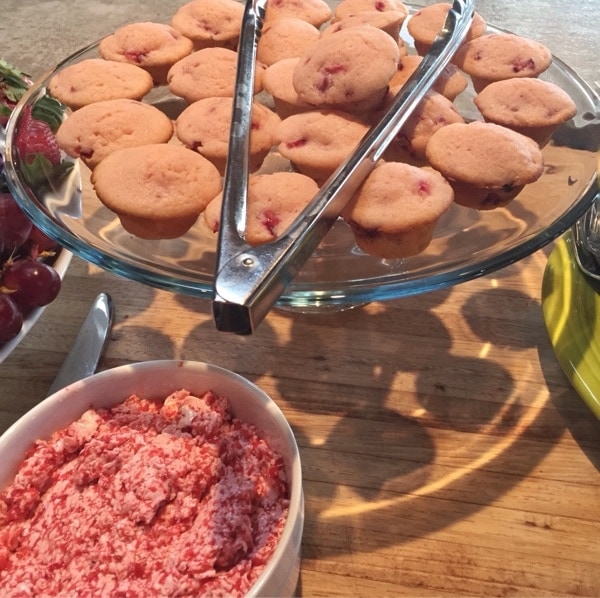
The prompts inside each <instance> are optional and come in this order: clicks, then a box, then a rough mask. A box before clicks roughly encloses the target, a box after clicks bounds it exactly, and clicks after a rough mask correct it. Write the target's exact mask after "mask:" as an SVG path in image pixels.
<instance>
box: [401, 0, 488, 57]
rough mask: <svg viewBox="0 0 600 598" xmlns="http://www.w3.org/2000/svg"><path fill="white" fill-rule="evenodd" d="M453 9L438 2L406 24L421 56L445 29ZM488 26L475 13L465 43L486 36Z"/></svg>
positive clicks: (422, 10) (412, 17) (447, 3)
mask: <svg viewBox="0 0 600 598" xmlns="http://www.w3.org/2000/svg"><path fill="white" fill-rule="evenodd" d="M451 7H452V4H450V3H449V2H438V3H436V4H430V5H429V6H425V7H423V8H420V9H419V10H418V11H417V12H416V13H415V14H414V15H412V16H411V18H410V19H409V20H408V21H407V23H406V28H407V30H408V33H409V34H410V36H411V37H412V38H413V41H414V44H415V50H416V51H417V53H418V54H420V55H421V56H423V55H425V54H426V53H427V52H428V50H429V48H430V47H431V45H432V44H433V42H434V41H435V38H436V37H437V36H438V34H439V32H440V31H441V30H442V28H443V27H444V23H445V22H446V17H447V15H448V11H449V10H450V8H451ZM486 29H487V24H486V22H485V20H484V19H483V17H482V16H481V15H480V14H479V13H478V12H475V13H474V14H473V21H472V22H471V26H470V28H469V30H468V31H467V34H466V36H465V41H468V40H471V39H475V38H476V37H480V36H482V35H484V34H485V32H486Z"/></svg>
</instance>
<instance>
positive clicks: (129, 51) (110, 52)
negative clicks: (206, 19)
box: [98, 22, 192, 85]
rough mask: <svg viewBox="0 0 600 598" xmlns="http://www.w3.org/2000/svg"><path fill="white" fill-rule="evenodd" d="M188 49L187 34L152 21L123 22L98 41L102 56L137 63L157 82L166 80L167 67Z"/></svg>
mask: <svg viewBox="0 0 600 598" xmlns="http://www.w3.org/2000/svg"><path fill="white" fill-rule="evenodd" d="M191 51H192V42H191V41H190V40H189V39H188V38H187V37H184V36H183V35H181V33H179V32H178V31H177V30H176V29H173V27H169V25H163V24H162V23H152V22H144V23H131V24H129V25H124V26H123V27H120V28H119V29H117V30H116V31H115V32H114V33H113V34H111V35H109V36H107V37H105V38H104V39H102V40H101V41H100V43H99V45H98V52H99V53H100V56H102V58H105V59H106V60H115V61H117V62H126V63H130V64H134V65H136V66H139V67H141V68H143V69H144V70H146V71H148V72H149V73H150V75H151V76H152V80H153V81H154V83H155V84H156V85H163V84H165V83H166V81H167V73H168V71H169V69H170V68H171V67H172V66H173V65H174V64H175V63H176V62H177V61H178V60H180V59H181V58H183V57H184V56H187V55H188V54H189V53H190V52H191Z"/></svg>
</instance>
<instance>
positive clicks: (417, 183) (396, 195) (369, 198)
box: [342, 162, 454, 259]
mask: <svg viewBox="0 0 600 598" xmlns="http://www.w3.org/2000/svg"><path fill="white" fill-rule="evenodd" d="M453 196H454V194H453V191H452V187H451V186H450V185H449V184H448V182H447V181H446V180H445V179H444V177H443V176H442V175H440V174H439V173H438V172H436V171H435V170H433V169H431V168H418V167H416V166H411V165H409V164H402V163H400V162H380V163H379V164H377V166H376V167H375V169H374V170H373V171H372V172H371V173H370V174H369V176H368V177H367V178H366V180H365V181H364V183H363V184H362V185H361V187H360V189H359V190H358V191H357V192H356V193H355V194H354V196H353V197H352V198H351V199H350V201H349V203H348V205H347V206H346V207H345V209H344V210H343V212H342V216H343V218H344V220H345V221H346V222H347V223H348V224H349V225H350V228H351V229H352V233H353V234H354V239H355V241H356V244H357V245H358V246H359V247H360V248H361V249H362V250H363V251H364V252H366V253H368V254H370V255H374V256H377V257H380V258H383V259H397V258H404V257H409V256H412V255H416V254H418V253H421V252H422V251H424V250H425V249H426V248H427V246H428V245H429V244H430V243H431V239H432V238H433V233H434V230H435V226H436V224H437V222H438V220H439V219H440V217H441V216H442V215H443V214H444V213H445V212H446V211H447V210H448V209H449V208H450V206H451V205H452V199H453Z"/></svg>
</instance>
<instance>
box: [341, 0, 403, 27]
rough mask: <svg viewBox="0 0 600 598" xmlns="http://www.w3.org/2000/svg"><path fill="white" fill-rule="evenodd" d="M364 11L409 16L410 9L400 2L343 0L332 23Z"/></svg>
mask: <svg viewBox="0 0 600 598" xmlns="http://www.w3.org/2000/svg"><path fill="white" fill-rule="evenodd" d="M364 11H376V12H387V11H393V12H399V13H401V14H403V15H404V18H405V19H406V17H407V16H408V8H407V7H406V5H405V4H403V3H402V2H400V1H399V0H342V2H340V3H339V4H338V5H337V6H336V7H335V10H334V11H333V18H332V19H331V21H332V23H337V22H338V21H341V20H342V19H344V18H346V17H349V16H350V15H354V14H356V13H359V12H364Z"/></svg>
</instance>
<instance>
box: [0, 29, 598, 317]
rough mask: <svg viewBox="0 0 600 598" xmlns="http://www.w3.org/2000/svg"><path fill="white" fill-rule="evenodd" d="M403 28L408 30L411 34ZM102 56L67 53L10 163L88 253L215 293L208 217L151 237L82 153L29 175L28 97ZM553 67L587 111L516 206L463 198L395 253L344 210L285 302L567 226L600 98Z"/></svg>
mask: <svg viewBox="0 0 600 598" xmlns="http://www.w3.org/2000/svg"><path fill="white" fill-rule="evenodd" d="M490 30H491V31H497V29H495V28H493V27H490ZM403 37H404V38H405V39H406V34H405V33H403ZM97 56H98V54H97V44H93V45H91V46H90V47H88V48H85V49H84V50H81V51H80V52H78V53H77V54H75V55H73V56H71V57H69V58H67V59H66V60H65V61H64V62H62V63H61V64H59V65H58V66H57V67H56V68H55V69H52V70H51V71H49V72H48V73H47V74H46V75H45V76H43V77H41V78H40V79H39V80H38V81H37V82H36V83H35V84H34V86H33V87H32V89H31V90H30V92H29V94H28V95H27V96H26V97H25V98H24V99H23V101H22V102H21V104H20V105H19V106H18V107H17V109H15V111H14V112H13V116H12V118H11V121H10V122H9V125H8V135H7V166H6V169H7V172H8V179H9V184H10V186H11V190H12V191H13V193H14V195H15V196H16V198H17V200H18V201H19V203H20V204H21V206H22V207H23V209H24V210H25V211H26V212H27V214H28V215H29V216H30V217H31V218H32V219H33V221H34V222H35V224H36V225H37V226H38V227H39V228H40V229H42V230H43V231H44V232H45V233H46V234H48V235H49V236H51V237H53V238H55V239H57V240H58V241H59V242H60V243H61V244H62V245H64V246H65V247H67V248H68V249H69V250H71V251H72V252H73V253H75V254H76V255H78V256H79V257H81V258H83V259H84V260H87V261H89V262H91V263H94V264H97V265H99V266H101V267H103V268H105V269H107V270H109V271H111V272H114V273H116V274H118V275H121V276H124V277H127V278H130V279H133V280H137V281H139V282H141V283H144V284H148V285H151V286H154V287H158V288H163V289H167V290H170V291H174V292H177V293H184V294H189V295H195V296H200V297H206V298H211V297H212V285H213V279H214V265H215V251H216V236H215V235H214V234H213V233H212V232H211V231H209V230H208V228H207V227H206V226H205V224H204V221H203V218H202V217H201V218H199V219H198V222H197V223H196V224H195V225H194V227H192V229H191V230H190V231H189V232H188V233H187V234H186V235H185V236H183V237H181V238H179V239H176V240H168V241H146V240H142V239H138V238H136V237H133V236H132V235H130V234H128V233H127V232H126V231H124V229H123V228H122V227H121V225H120V223H119V220H118V218H116V217H115V216H114V214H112V213H111V212H110V211H109V210H107V209H106V208H105V207H104V206H103V205H102V204H101V203H100V201H99V200H98V198H97V197H96V195H95V193H94V191H93V189H92V187H91V185H90V182H89V171H88V170H87V168H86V167H85V166H83V165H82V164H81V163H79V162H75V163H74V167H73V169H72V170H71V172H70V174H69V176H68V178H66V179H65V180H63V181H62V183H61V184H60V185H59V186H56V185H52V184H51V183H50V182H48V185H47V186H46V189H45V190H43V191H42V190H40V189H39V188H37V187H36V188H32V187H31V186H30V185H28V183H27V182H26V180H25V178H24V176H23V172H22V169H21V165H20V163H19V160H18V156H17V154H16V152H15V151H14V150H13V149H12V148H13V141H14V139H15V137H16V134H17V131H18V129H19V126H20V123H21V115H22V112H23V108H24V107H25V106H27V105H32V104H34V103H35V102H36V101H37V100H38V99H39V98H41V97H42V96H44V94H45V93H46V85H47V83H48V81H49V79H50V78H51V77H52V76H53V75H54V73H55V72H56V71H57V70H60V69H61V68H63V67H65V66H67V65H70V64H72V63H75V62H78V61H81V60H83V59H86V58H92V57H97ZM542 78H544V79H546V80H550V81H552V82H554V83H556V84H558V85H559V86H560V87H562V88H563V89H565V90H566V91H567V92H568V93H569V95H570V96H571V97H572V98H573V100H574V101H575V102H576V104H577V106H578V114H577V117H576V118H575V119H574V120H573V121H570V122H568V123H566V124H565V125H564V126H562V127H561V128H560V129H559V130H557V132H556V133H555V135H554V138H553V141H552V142H551V143H550V144H549V145H547V146H546V147H545V148H544V150H543V153H544V159H545V164H546V168H545V173H544V175H543V176H542V177H541V178H540V179H539V180H538V181H537V182H536V183H534V184H531V185H528V186H526V187H525V189H524V190H523V191H522V192H521V193H520V195H519V196H518V197H517V198H516V199H515V200H514V201H513V202H511V204H510V205H509V206H508V207H505V208H500V209H496V210H493V211H487V212H479V211H476V210H472V209H468V208H463V207H461V206H458V205H455V206H453V207H452V208H451V209H450V211H449V212H448V213H447V214H446V215H445V216H444V217H443V218H442V219H441V220H440V222H439V223H438V226H437V229H436V232H435V235H434V239H433V241H432V243H431V245H430V246H429V248H428V249H427V250H426V251H424V252H423V253H421V254H419V255H417V256H414V257H411V258H407V259H401V260H393V261H388V260H381V259H379V258H375V257H372V256H369V255H367V254H365V253H363V252H362V251H360V250H359V249H357V247H356V246H355V244H354V241H353V238H352V234H351V232H350V229H349V228H348V227H347V225H346V224H345V223H344V222H342V221H338V222H337V223H336V224H335V225H334V227H333V228H332V229H331V231H330V232H329V233H328V234H327V236H326V237H325V238H324V240H323V241H322V243H321V245H320V247H319V248H318V249H317V251H316V252H315V253H314V255H313V256H311V258H310V259H309V260H308V262H307V263H306V264H305V266H304V268H303V269H302V270H301V272H300V273H299V274H298V276H297V277H296V278H295V280H294V281H293V282H292V284H291V285H290V286H289V287H288V288H287V289H286V290H285V291H284V293H283V294H282V295H281V297H280V299H279V301H278V303H277V305H278V306H279V307H289V308H296V309H301V310H305V311H309V310H312V309H316V310H317V311H318V310H322V309H325V308H327V307H332V308H342V307H349V306H352V305H356V304H361V303H366V302H370V301H375V300H378V301H379V300H389V299H397V298H401V297H403V296H408V295H413V294H417V293H422V292H425V291H430V290H434V289H438V288H443V287H446V286H450V285H454V284H457V283H459V282H463V281H466V280H469V279H472V278H475V277H477V276H481V275H484V274H487V273H489V272H492V271H494V270H496V269H499V268H502V267H504V266H506V265H508V264H511V263H513V262H515V261H517V260H519V259H521V258H523V257H525V256H526V255H528V254H530V253H532V252H534V251H536V250H537V249H539V248H540V247H542V246H543V245H545V244H546V243H548V242H549V241H551V240H553V239H554V238H556V237H557V236H558V235H560V234H561V233H562V232H564V231H565V230H567V229H568V228H569V227H570V226H571V225H572V224H573V223H574V222H575V220H576V219H577V218H579V217H580V216H581V215H582V214H583V213H584V211H585V210H586V209H587V208H588V206H589V205H590V203H591V201H592V199H593V197H594V196H595V195H596V193H597V191H598V186H597V182H596V176H595V175H596V153H595V152H596V150H597V149H598V139H599V137H600V134H599V127H600V100H599V98H598V96H597V95H596V94H595V92H594V91H593V90H592V89H591V87H590V86H589V85H588V84H587V83H585V82H584V81H583V80H581V79H580V78H579V77H578V76H577V75H576V73H574V72H573V71H572V69H570V68H569V67H568V66H567V65H566V64H564V63H563V62H561V61H560V60H559V59H556V58H555V59H554V61H553V64H552V66H551V67H550V69H549V70H548V71H547V72H546V73H544V74H543V76H542ZM473 95H474V92H473V90H472V88H471V87H470V86H469V88H468V89H467V90H466V91H465V92H463V93H462V94H461V96H459V98H458V99H457V102H456V103H457V106H458V108H459V110H460V112H461V114H462V115H463V117H465V119H472V118H477V112H476V109H475V108H474V105H473V102H472V99H473ZM146 99H147V101H149V102H152V103H154V104H155V105H158V106H160V107H163V108H164V109H165V110H166V111H167V112H168V113H169V114H170V115H173V116H174V115H176V114H177V111H178V110H181V109H182V107H183V105H182V103H181V101H180V100H177V99H176V98H174V97H173V96H171V95H170V94H169V93H168V90H167V89H166V88H158V89H155V90H154V91H153V92H151V94H149V96H148V97H147V98H146ZM279 159H280V158H279V157H278V156H277V155H275V154H273V155H271V156H270V157H269V158H268V159H267V163H266V165H265V167H264V169H266V170H267V171H268V169H269V168H272V167H273V163H276V162H277V161H278V160H279Z"/></svg>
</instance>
